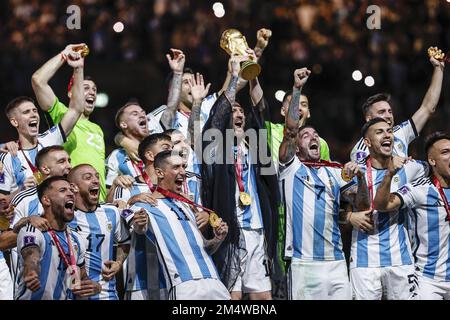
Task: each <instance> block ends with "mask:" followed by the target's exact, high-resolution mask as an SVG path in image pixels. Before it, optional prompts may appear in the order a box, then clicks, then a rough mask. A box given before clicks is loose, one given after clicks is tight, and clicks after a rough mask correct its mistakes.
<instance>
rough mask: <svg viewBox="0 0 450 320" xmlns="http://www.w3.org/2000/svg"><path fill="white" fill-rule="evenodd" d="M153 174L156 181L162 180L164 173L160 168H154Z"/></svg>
mask: <svg viewBox="0 0 450 320" xmlns="http://www.w3.org/2000/svg"><path fill="white" fill-rule="evenodd" d="M155 172H156V176H157V177H158V179H163V178H164V171H163V170H162V169H161V168H155Z"/></svg>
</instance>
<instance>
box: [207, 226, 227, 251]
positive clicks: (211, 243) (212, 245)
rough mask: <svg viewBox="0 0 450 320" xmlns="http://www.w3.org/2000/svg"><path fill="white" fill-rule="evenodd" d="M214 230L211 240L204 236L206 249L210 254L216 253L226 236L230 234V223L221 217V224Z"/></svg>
mask: <svg viewBox="0 0 450 320" xmlns="http://www.w3.org/2000/svg"><path fill="white" fill-rule="evenodd" d="M213 231H214V238H212V239H210V240H206V239H205V238H203V241H204V245H205V250H206V252H207V253H208V254H210V255H212V254H214V253H215V252H216V251H217V249H219V247H220V245H221V244H222V242H223V240H225V237H226V236H227V234H228V225H227V223H226V222H224V221H222V219H220V222H219V226H218V227H217V228H214V229H213Z"/></svg>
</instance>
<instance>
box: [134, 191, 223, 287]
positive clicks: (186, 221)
mask: <svg viewBox="0 0 450 320" xmlns="http://www.w3.org/2000/svg"><path fill="white" fill-rule="evenodd" d="M141 208H144V209H145V210H146V211H147V213H148V216H149V228H148V230H147V232H146V236H147V238H148V239H149V240H150V241H152V242H153V243H155V245H156V247H157V250H158V258H159V259H160V265H162V267H163V272H164V276H165V279H166V283H167V287H168V289H169V294H170V291H171V289H173V287H175V286H176V285H178V284H180V283H183V282H186V281H189V280H194V279H219V276H218V273H217V270H216V267H215V265H214V262H213V260H212V258H211V256H210V255H209V254H208V253H207V252H206V250H205V248H204V238H203V236H202V234H201V233H200V231H199V230H198V228H197V223H196V221H195V214H194V212H192V210H191V209H190V208H189V206H188V205H186V204H184V203H182V202H180V201H178V200H174V199H167V198H165V199H158V206H157V207H152V206H151V205H149V204H146V203H141V202H139V203H136V204H135V205H134V206H133V207H132V208H131V209H132V210H133V211H134V212H135V211H137V210H139V209H141Z"/></svg>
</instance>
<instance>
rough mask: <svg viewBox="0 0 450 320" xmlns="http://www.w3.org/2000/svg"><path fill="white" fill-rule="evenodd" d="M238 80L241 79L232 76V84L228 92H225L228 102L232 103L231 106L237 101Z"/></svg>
mask: <svg viewBox="0 0 450 320" xmlns="http://www.w3.org/2000/svg"><path fill="white" fill-rule="evenodd" d="M238 80H239V77H237V76H231V80H230V84H229V85H228V88H227V90H225V96H226V97H227V99H228V101H230V104H231V105H233V103H234V100H235V99H236V92H237V84H238Z"/></svg>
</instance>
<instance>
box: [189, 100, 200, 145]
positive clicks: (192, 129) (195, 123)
mask: <svg viewBox="0 0 450 320" xmlns="http://www.w3.org/2000/svg"><path fill="white" fill-rule="evenodd" d="M201 106H202V103H201V102H198V101H194V103H193V105H192V110H191V116H190V117H189V124H188V131H189V137H190V143H191V147H192V148H194V146H195V142H196V141H198V139H201V130H200V112H201ZM196 133H197V136H195V134H196Z"/></svg>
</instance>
